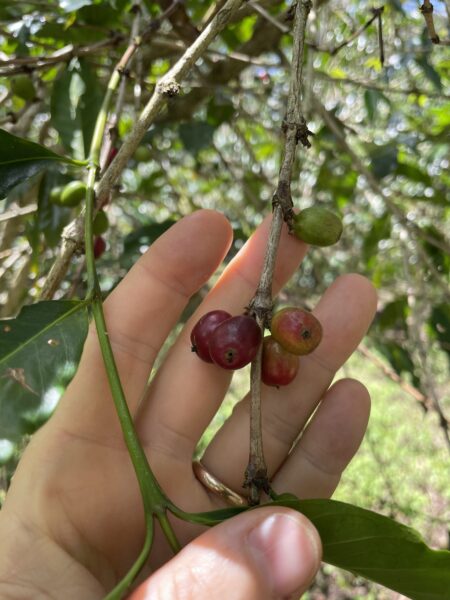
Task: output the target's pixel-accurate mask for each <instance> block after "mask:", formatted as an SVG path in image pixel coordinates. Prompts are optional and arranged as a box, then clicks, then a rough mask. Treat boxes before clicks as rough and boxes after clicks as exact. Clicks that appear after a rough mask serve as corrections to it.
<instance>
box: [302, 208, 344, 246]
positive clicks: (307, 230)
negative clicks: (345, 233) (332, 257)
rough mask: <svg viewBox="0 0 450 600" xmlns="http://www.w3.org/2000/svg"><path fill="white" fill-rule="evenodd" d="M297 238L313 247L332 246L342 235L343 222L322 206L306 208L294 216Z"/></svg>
mask: <svg viewBox="0 0 450 600" xmlns="http://www.w3.org/2000/svg"><path fill="white" fill-rule="evenodd" d="M292 228H293V231H294V234H295V236H296V237H297V238H298V239H299V240H302V241H303V242H306V243H307V244H311V245H313V246H331V245H332V244H335V243H336V242H337V241H338V240H339V238H340V237H341V234H342V221H341V219H340V218H339V217H338V216H337V215H336V214H335V213H333V212H331V210H328V209H327V208H322V207H320V206H311V207H310V208H305V210H302V211H301V212H299V213H298V215H295V216H294V222H293V225H292Z"/></svg>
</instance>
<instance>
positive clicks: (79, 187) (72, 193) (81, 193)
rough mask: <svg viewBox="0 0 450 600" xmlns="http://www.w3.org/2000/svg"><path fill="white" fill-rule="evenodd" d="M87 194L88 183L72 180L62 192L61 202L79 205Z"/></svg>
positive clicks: (68, 204) (67, 204)
mask: <svg viewBox="0 0 450 600" xmlns="http://www.w3.org/2000/svg"><path fill="white" fill-rule="evenodd" d="M85 195H86V184H85V183H83V182H82V181H71V182H70V183H68V184H67V185H66V186H65V187H64V188H63V190H62V192H61V198H60V203H61V204H62V205H63V206H78V204H80V202H81V201H82V200H83V199H84V197H85Z"/></svg>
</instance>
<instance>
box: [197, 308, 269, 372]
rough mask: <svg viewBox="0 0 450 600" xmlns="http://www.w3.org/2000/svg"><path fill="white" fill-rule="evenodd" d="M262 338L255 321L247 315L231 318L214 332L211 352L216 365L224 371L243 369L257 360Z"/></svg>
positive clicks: (210, 345)
mask: <svg viewBox="0 0 450 600" xmlns="http://www.w3.org/2000/svg"><path fill="white" fill-rule="evenodd" d="M261 338H262V335H261V330H260V328H259V327H258V324H257V323H256V321H255V320H254V319H252V318H251V317H247V316H245V315H239V316H237V317H231V318H230V319H227V320H226V321H223V322H222V323H221V324H220V325H218V326H217V327H216V329H215V330H214V331H213V333H212V335H211V337H210V340H209V352H210V355H211V358H212V359H213V361H214V362H215V363H216V365H219V366H220V367H222V368H223V369H231V370H234V369H241V368H242V367H244V366H245V365H247V364H248V363H249V362H251V361H252V360H253V359H254V358H255V356H256V353H257V352H258V348H259V345H260V344H261Z"/></svg>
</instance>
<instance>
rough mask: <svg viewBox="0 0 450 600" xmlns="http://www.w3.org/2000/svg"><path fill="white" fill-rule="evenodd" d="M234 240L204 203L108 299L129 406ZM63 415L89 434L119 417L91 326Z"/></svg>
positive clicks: (114, 426) (114, 425)
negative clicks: (176, 326)
mask: <svg viewBox="0 0 450 600" xmlns="http://www.w3.org/2000/svg"><path fill="white" fill-rule="evenodd" d="M231 239H232V231H231V227H230V225H229V223H228V221H227V220H226V219H225V217H223V216H222V215H221V214H220V213H217V212H215V211H211V210H201V211H197V212H195V213H193V214H192V215H189V216H188V217H185V218H183V219H182V220H181V221H179V222H178V223H177V224H175V225H174V226H172V227H171V228H170V229H169V230H168V231H167V232H166V233H165V234H164V235H162V236H161V237H160V238H159V239H158V240H157V241H156V242H155V243H154V244H153V245H152V246H151V247H150V249H149V250H148V251H147V252H146V253H145V254H144V255H143V256H142V257H141V258H140V259H139V260H138V262H137V263H136V264H135V265H134V266H133V268H132V269H131V270H130V272H129V273H128V274H127V275H126V277H125V278H124V279H123V281H122V282H121V283H120V284H119V285H118V286H117V287H116V288H115V290H114V291H113V292H112V293H111V294H110V296H109V297H108V299H107V300H106V302H105V305H104V310H105V318H106V322H107V326H108V333H109V338H110V341H111V345H112V348H113V351H114V356H115V358H116V362H117V366H118V370H119V374H120V377H121V381H122V385H123V387H124V391H125V395H126V398H127V402H128V405H129V407H130V410H131V412H132V413H133V412H134V411H135V409H136V406H137V404H138V403H139V400H140V397H141V395H142V392H143V390H144V388H145V385H146V382H147V379H148V376H149V373H150V370H151V367H152V364H153V361H154V359H155V357H156V355H157V354H158V352H159V350H160V348H161V346H162V344H163V343H164V341H165V339H166V337H167V335H168V334H169V333H170V331H171V329H172V328H173V327H174V325H175V324H176V323H177V321H178V319H179V317H180V314H181V312H182V311H183V309H184V308H185V306H186V304H187V302H188V300H189V298H190V296H191V295H192V294H194V293H195V292H196V291H197V290H198V289H199V288H200V287H201V286H202V285H203V284H204V283H205V282H206V281H207V280H208V279H209V277H210V276H211V275H212V273H213V272H214V271H215V269H216V268H217V267H218V265H219V264H220V263H221V261H222V260H223V258H224V256H225V254H226V252H227V250H228V248H229V246H230V243H231ZM58 415H59V418H60V419H61V418H63V419H64V421H65V423H66V424H67V426H68V427H70V430H71V431H72V430H74V429H76V430H80V431H82V432H83V434H84V435H89V432H93V433H94V435H98V434H99V433H100V431H99V427H101V431H104V432H105V434H106V432H107V434H106V435H108V436H111V434H113V435H115V434H116V433H118V432H119V424H118V420H117V417H116V415H115V411H114V405H113V403H112V401H111V396H110V391H109V385H108V381H107V377H106V372H105V368H104V365H103V360H102V356H101V352H100V347H99V344H98V340H97V335H96V332H95V330H94V328H93V326H91V330H90V334H89V335H88V338H87V340H86V343H85V346H84V349H83V354H82V358H81V362H80V366H79V369H78V371H77V374H76V375H75V377H74V379H73V381H72V383H71V384H70V386H69V388H68V390H67V392H66V394H65V395H64V398H63V399H62V401H61V404H60V407H59V410H58Z"/></svg>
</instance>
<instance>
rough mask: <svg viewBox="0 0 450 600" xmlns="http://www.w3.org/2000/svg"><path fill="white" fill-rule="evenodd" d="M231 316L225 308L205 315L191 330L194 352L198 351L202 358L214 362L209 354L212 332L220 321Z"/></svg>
mask: <svg viewBox="0 0 450 600" xmlns="http://www.w3.org/2000/svg"><path fill="white" fill-rule="evenodd" d="M230 317H231V315H230V313H227V312H226V311H225V310H211V311H210V312H208V313H206V314H205V315H203V317H202V318H201V319H200V320H199V321H197V324H196V325H195V326H194V329H193V330H192V332H191V344H192V352H196V353H197V355H198V357H199V358H201V359H202V360H204V361H206V362H209V363H212V362H213V360H212V358H211V356H210V354H209V340H210V338H211V334H212V332H213V331H214V330H215V329H216V327H217V326H218V325H220V323H222V322H223V321H226V320H227V319H229V318H230Z"/></svg>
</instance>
